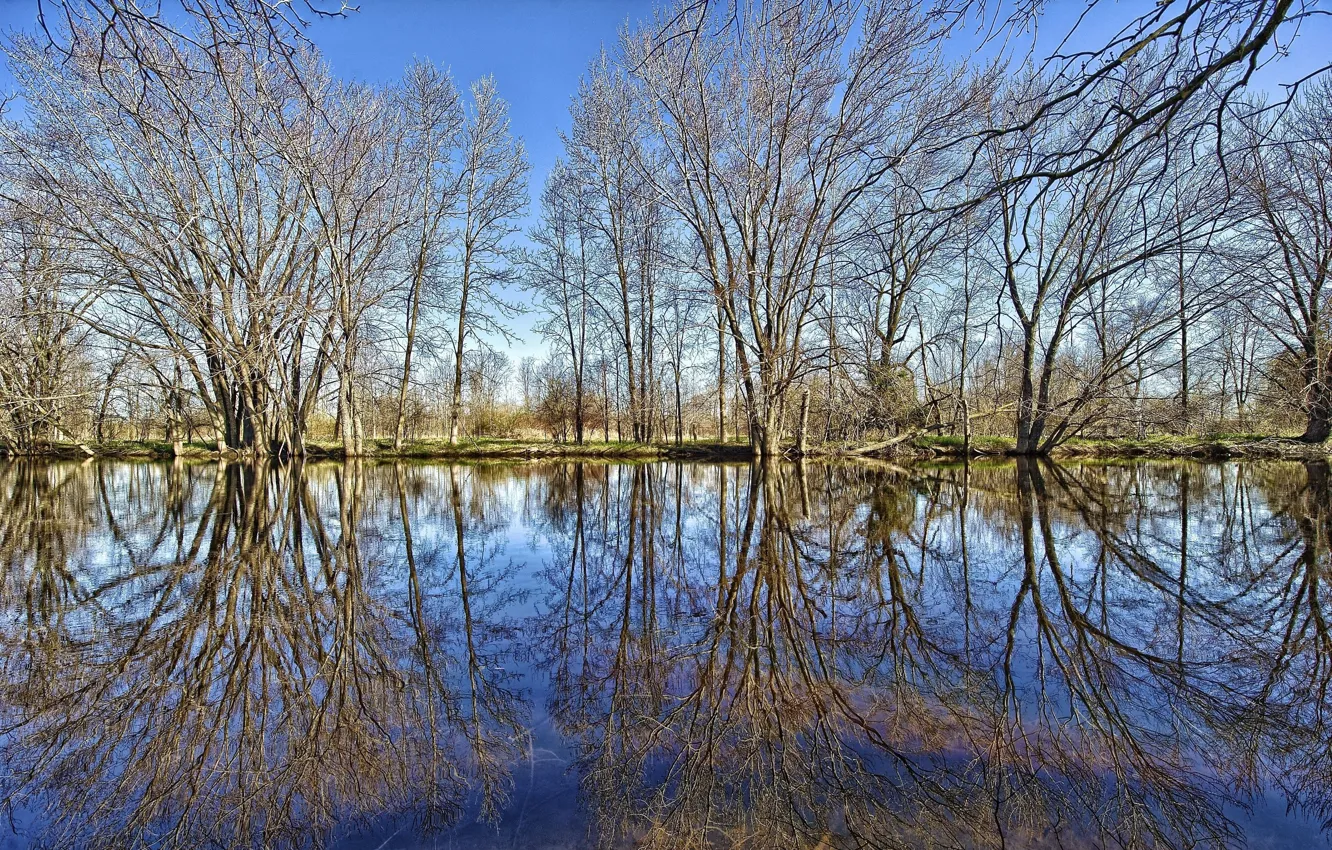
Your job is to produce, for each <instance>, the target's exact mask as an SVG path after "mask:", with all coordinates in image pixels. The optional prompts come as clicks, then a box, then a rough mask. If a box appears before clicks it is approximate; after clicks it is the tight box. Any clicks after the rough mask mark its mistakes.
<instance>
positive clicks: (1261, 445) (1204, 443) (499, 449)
mask: <svg viewBox="0 0 1332 850" xmlns="http://www.w3.org/2000/svg"><path fill="white" fill-rule="evenodd" d="M1013 445H1014V444H1013V440H1012V439H1011V438H1007V437H973V438H972V440H971V445H970V446H969V447H967V446H966V445H965V444H964V441H963V439H962V438H961V437H956V436H930V435H915V436H904V437H901V438H896V439H890V440H884V441H879V442H861V443H828V444H821V445H817V446H811V447H810V449H809V452H808V456H810V457H812V458H855V457H891V458H897V459H901V460H912V459H920V460H928V459H931V458H956V459H960V458H962V457H964V456H967V455H970V456H971V457H1002V456H1005V455H1011V454H1012V452H1013ZM307 451H308V455H307V456H308V458H309V459H312V460H321V459H341V458H342V457H343V451H342V445H341V444H340V443H333V442H312V443H310V444H308V446H307ZM1330 452H1332V443H1328V444H1323V445H1309V444H1307V443H1301V442H1299V441H1298V440H1295V439H1293V438H1290V437H1282V436H1269V435H1262V434H1220V435H1206V436H1203V435H1195V436H1173V435H1153V436H1149V437H1144V438H1141V439H1100V440H1093V439H1075V440H1070V441H1069V442H1067V443H1065V444H1064V445H1062V446H1059V447H1058V448H1056V449H1055V450H1054V451H1053V452H1052V456H1053V457H1054V458H1056V459H1058V458H1098V459H1105V460H1111V459H1114V458H1194V459H1200V460H1224V459H1228V458H1253V459H1283V458H1284V459H1290V460H1320V459H1327V458H1329V456H1330V454H1329V453H1330ZM41 455H42V456H43V457H54V458H73V459H83V458H87V457H106V458H124V459H135V458H139V459H154V460H156V459H164V458H165V459H169V458H172V457H174V456H175V451H174V449H173V446H172V444H171V443H168V442H165V441H162V440H117V441H112V442H104V443H89V444H76V443H55V444H52V445H51V446H50V447H49V448H48V449H47V450H45V451H43V452H42V453H41ZM180 455H181V456H182V457H185V458H198V459H208V458H215V457H217V451H216V446H215V445H214V444H212V443H200V442H195V443H187V444H185V445H183V446H182V448H181V452H180ZM363 456H364V457H365V458H368V459H375V460H485V459H492V460H538V459H543V458H551V459H565V458H567V459H580V458H581V459H589V460H595V459H604V460H659V459H663V458H682V459H698V460H745V459H748V458H750V457H752V456H753V452H752V450H751V449H750V447H749V446H748V445H747V444H744V443H715V442H696V443H684V444H682V445H678V446H677V445H675V444H674V443H631V442H610V443H603V442H589V443H585V444H583V445H577V444H574V443H555V442H550V441H531V440H500V439H479V440H464V441H462V442H460V443H459V444H457V445H449V443H448V442H447V441H445V440H414V441H410V442H407V443H405V444H404V445H403V446H402V447H401V448H399V449H395V448H394V447H393V442H392V440H367V441H366V443H365V454H364V455H363Z"/></svg>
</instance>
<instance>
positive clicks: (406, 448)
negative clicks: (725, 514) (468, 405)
mask: <svg viewBox="0 0 1332 850" xmlns="http://www.w3.org/2000/svg"><path fill="white" fill-rule="evenodd" d="M3 456H5V455H4V452H3V451H0V457H3ZM27 456H35V457H43V458H59V459H75V460H82V459H85V458H93V457H100V458H112V459H124V460H133V459H140V460H162V459H171V458H174V457H182V458H186V459H199V460H208V459H216V458H218V457H219V456H220V453H219V452H218V451H217V447H216V445H215V444H213V443H202V442H194V443H183V444H181V445H180V446H179V450H178V449H177V447H176V446H175V445H173V444H172V443H169V442H166V441H164V440H115V441H108V442H103V443H52V444H51V445H49V446H46V447H44V448H43V450H42V451H41V452H38V453H35V454H34V455H27ZM752 456H753V452H752V450H751V449H750V447H749V445H748V444H745V443H713V442H696V443H683V444H680V445H676V444H675V443H631V442H610V443H605V442H587V443H584V444H582V445H578V444H577V443H556V442H552V441H531V440H498V439H482V440H463V441H461V442H459V443H458V444H457V445H450V444H449V443H448V442H447V441H445V440H413V441H409V442H406V443H404V444H403V445H402V446H401V447H400V448H394V447H393V441H392V440H367V441H366V442H365V451H364V453H363V454H362V455H361V457H363V458H365V459H370V460H538V459H542V458H559V459H566V458H567V459H587V460H596V459H605V460H662V459H667V458H696V459H700V460H746V459H748V458H750V457H752ZM344 457H345V452H344V451H343V448H342V444H341V443H333V442H328V443H322V442H311V443H307V444H306V458H307V459H309V460H341V459H343V458H344Z"/></svg>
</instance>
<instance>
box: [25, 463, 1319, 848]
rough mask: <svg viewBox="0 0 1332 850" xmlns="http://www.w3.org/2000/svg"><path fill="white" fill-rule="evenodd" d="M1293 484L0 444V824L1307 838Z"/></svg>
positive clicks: (685, 836)
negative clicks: (162, 452) (72, 454)
mask: <svg viewBox="0 0 1332 850" xmlns="http://www.w3.org/2000/svg"><path fill="white" fill-rule="evenodd" d="M1330 488H1332V479H1330V478H1329V473H1328V469H1327V467H1326V466H1318V465H1300V464H1247V465H1245V464H1228V465H1219V464H1217V465H1199V464H1179V463H1172V464H1133V465H1119V466H1115V465H1109V466H1107V465H1086V466H1056V465H1051V464H1037V463H1034V462H1021V463H1011V462H1010V463H1001V464H993V465H973V466H972V467H971V468H970V469H969V470H964V469H963V468H960V467H956V468H924V467H922V468H911V469H903V468H896V467H891V466H886V465H846V466H831V467H829V466H821V465H808V466H804V467H797V466H794V465H788V466H782V467H778V468H774V469H768V470H760V469H758V468H752V467H750V466H747V465H714V464H674V463H662V464H651V465H606V464H571V463H568V464H566V463H552V464H524V465H477V466H447V465H390V464H380V465H376V464H355V465H353V464H348V465H337V464H318V465H306V466H305V467H303V468H295V469H271V470H270V469H255V468H252V467H246V466H240V465H230V466H226V467H218V466H215V465H186V464H175V465H161V464H116V463H88V464H7V465H0V559H3V560H0V570H2V572H0V604H2V605H3V614H2V615H0V640H3V644H4V645H3V650H2V653H0V656H2V666H0V722H2V723H3V727H2V728H0V797H2V798H3V800H4V802H5V805H6V809H7V812H6V813H7V815H8V817H9V820H10V822H11V824H12V829H9V828H6V829H5V834H4V835H3V836H2V837H0V847H16V848H17V847H29V846H51V847H79V846H89V847H108V848H111V847H117V848H119V847H134V846H148V847H195V846H222V847H231V846H236V847H250V846H275V847H281V846H320V845H332V846H335V847H347V848H362V847H364V848H372V847H385V848H414V847H552V848H553V847H573V846H578V847H582V846H590V847H623V846H644V847H662V848H667V847H672V848H673V847H682V846H729V845H732V844H735V843H746V842H747V845H746V846H754V847H771V846H780V847H808V848H815V847H899V846H900V847H998V846H1007V847H1033V848H1034V847H1103V846H1113V847H1121V846H1128V847H1138V846H1142V847H1148V846H1166V847H1186V846H1201V847H1211V846H1245V845H1246V844H1247V845H1248V846H1254V847H1264V846H1268V847H1284V846H1327V845H1328V838H1327V835H1326V834H1325V833H1323V832H1322V831H1321V829H1320V825H1321V824H1322V823H1323V821H1324V820H1325V819H1327V818H1328V817H1329V816H1330V815H1332V808H1329V801H1328V791H1327V789H1328V788H1329V787H1330V786H1332V741H1329V734H1328V730H1327V729H1326V727H1325V725H1324V724H1325V723H1326V720H1327V713H1328V710H1329V709H1332V699H1330V698H1329V694H1328V685H1329V682H1330V681H1332V632H1330V631H1329V626H1328V621H1327V615H1328V614H1329V613H1330V612H1328V611H1327V610H1326V607H1325V606H1326V605H1327V602H1326V601H1325V598H1326V596H1327V588H1326V587H1325V586H1324V583H1323V582H1324V580H1326V579H1329V578H1332V568H1330V567H1329V553H1328V541H1329V537H1332V489H1330Z"/></svg>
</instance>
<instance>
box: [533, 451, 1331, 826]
mask: <svg viewBox="0 0 1332 850" xmlns="http://www.w3.org/2000/svg"><path fill="white" fill-rule="evenodd" d="M732 471H733V470H725V469H723V470H716V471H714V473H713V474H714V476H715V480H716V484H715V486H713V487H711V488H708V489H707V490H706V492H707V493H710V495H711V498H712V500H713V501H711V502H709V503H707V504H706V505H702V504H700V505H699V506H698V511H697V513H696V515H698V514H701V515H703V516H707V517H710V518H712V520H713V522H712V524H711V525H710V526H709V528H707V529H705V528H702V527H701V524H697V523H696V526H695V527H694V528H692V529H691V528H690V527H689V526H688V525H685V526H683V527H681V526H680V525H677V524H676V522H675V520H674V518H673V517H674V514H675V512H674V510H673V507H672V506H671V505H670V499H672V498H674V499H676V500H677V501H678V500H679V498H680V496H679V495H678V493H679V491H678V490H676V491H675V492H674V493H672V491H670V490H669V489H662V488H658V487H655V486H654V480H655V479H654V476H655V475H657V474H658V473H659V469H653V468H648V469H635V470H633V471H631V472H627V473H623V474H624V475H627V476H628V477H629V482H628V484H627V485H625V486H620V487H612V486H607V487H604V488H596V489H590V488H588V487H586V483H585V476H586V473H585V471H584V470H581V469H575V470H574V471H573V472H572V475H573V479H574V481H575V482H576V484H575V486H574V487H573V488H571V489H570V490H569V491H567V492H566V499H565V502H564V503H563V504H562V505H561V506H560V511H561V513H567V514H570V515H572V516H573V518H574V519H573V522H572V524H571V525H568V526H566V527H567V528H569V529H571V534H570V536H569V537H568V538H567V539H568V540H569V546H568V548H567V549H565V550H563V551H564V553H565V556H566V557H567V560H565V561H564V562H563V564H562V565H561V564H560V563H557V564H556V565H554V566H553V567H552V568H551V569H550V570H549V572H548V577H549V579H550V584H551V588H550V593H551V595H552V597H553V598H555V599H557V600H558V602H556V603H555V604H554V605H552V607H551V609H550V613H549V615H548V616H546V617H544V618H543V620H542V624H541V626H542V629H543V630H544V631H543V632H542V635H543V642H546V639H547V638H548V639H549V640H548V642H549V645H550V646H551V647H552V651H551V659H550V660H551V663H552V666H553V668H554V669H556V670H557V671H558V674H557V678H558V681H559V684H560V687H559V688H558V689H557V692H556V693H557V697H556V698H555V700H554V701H553V704H552V711H553V712H554V713H555V714H556V716H557V717H558V718H559V719H560V720H561V721H562V722H563V724H564V729H565V731H566V733H567V734H569V735H570V736H572V737H573V738H574V739H575V740H576V741H577V742H578V747H579V751H580V753H581V756H582V760H581V765H582V770H583V791H584V796H585V800H586V802H587V804H588V806H589V807H590V808H591V811H592V814H593V815H594V825H595V829H596V831H597V834H598V836H599V838H600V840H601V841H602V843H603V844H605V845H608V846H613V845H616V844H618V843H620V842H622V841H626V840H628V841H630V842H631V843H633V844H635V845H636V846H648V847H652V846H660V847H681V846H714V845H718V844H720V845H726V844H731V843H736V844H746V845H747V846H789V847H797V846H805V847H829V846H854V847H924V846H929V847H935V846H940V847H988V846H996V847H998V846H1009V845H1018V846H1065V847H1073V846H1097V847H1099V846H1127V847H1153V846H1171V847H1194V846H1228V845H1231V844H1234V843H1237V842H1239V841H1240V840H1241V833H1240V831H1239V828H1238V826H1237V825H1236V824H1235V823H1234V822H1233V821H1232V819H1231V817H1230V815H1229V814H1228V806H1230V805H1231V804H1234V803H1243V801H1244V800H1245V799H1247V797H1248V796H1251V795H1253V794H1257V793H1259V792H1260V790H1261V789H1260V785H1261V784H1262V782H1263V781H1264V780H1263V779H1262V778H1261V777H1262V776H1268V777H1271V776H1274V775H1275V774H1273V773H1272V770H1273V768H1274V767H1275V766H1276V765H1275V763H1274V762H1273V754H1274V753H1275V752H1277V751H1278V750H1277V749H1276V748H1272V749H1270V750H1266V751H1263V752H1261V753H1260V749H1261V747H1260V746H1258V745H1256V744H1255V740H1257V738H1256V737H1255V736H1258V737H1261V736H1267V735H1271V734H1273V733H1276V732H1278V731H1280V732H1282V733H1283V734H1285V735H1289V734H1290V733H1291V731H1292V730H1299V733H1300V734H1301V735H1303V736H1304V738H1305V739H1307V741H1312V740H1314V739H1317V740H1319V741H1320V742H1321V741H1322V737H1319V736H1322V735H1323V734H1324V727H1322V725H1321V722H1315V719H1314V718H1312V717H1301V718H1299V722H1292V721H1293V720H1295V718H1292V717H1290V716H1289V712H1284V711H1282V710H1279V708H1278V706H1276V705H1274V704H1273V703H1272V701H1271V700H1270V699H1266V698H1265V697H1264V695H1263V694H1260V693H1255V692H1254V689H1253V688H1252V687H1250V688H1248V689H1247V690H1246V689H1243V688H1241V687H1239V686H1238V683H1239V682H1241V681H1246V680H1252V678H1253V675H1254V673H1255V671H1256V670H1279V669H1281V668H1282V667H1283V666H1288V662H1284V661H1282V650H1281V649H1280V648H1279V647H1276V646H1272V647H1268V648H1267V649H1270V651H1267V649H1264V650H1261V651H1258V650H1256V649H1255V644H1254V643H1253V641H1252V637H1253V635H1252V633H1251V632H1252V629H1253V628H1254V627H1253V625H1252V624H1253V622H1254V620H1253V615H1254V606H1255V605H1257V604H1258V602H1257V599H1256V596H1255V595H1256V594H1258V593H1261V592H1265V591H1262V590H1260V589H1259V587H1258V586H1261V587H1263V588H1270V586H1271V578H1272V576H1273V575H1274V570H1275V569H1276V568H1275V567H1274V563H1273V562H1274V560H1275V559H1279V557H1280V551H1281V550H1273V549H1272V548H1271V547H1270V546H1266V545H1263V546H1258V547H1255V548H1254V549H1253V550H1252V551H1257V550H1262V551H1263V552H1265V553H1266V555H1265V557H1264V558H1256V559H1255V563H1254V564H1253V565H1251V566H1250V568H1242V567H1240V566H1239V565H1238V564H1237V563H1236V562H1235V559H1236V557H1237V556H1236V555H1235V553H1234V552H1233V551H1232V549H1233V547H1232V546H1230V545H1229V544H1223V543H1220V542H1218V543H1216V544H1214V545H1203V544H1200V543H1198V542H1197V541H1195V542H1194V548H1193V549H1190V548H1189V537H1190V534H1191V532H1190V528H1191V527H1193V526H1190V525H1189V524H1187V523H1181V522H1180V515H1179V513H1178V511H1180V510H1185V511H1187V510H1188V505H1189V503H1190V501H1191V500H1192V499H1194V498H1196V497H1197V495H1198V493H1200V492H1202V493H1207V494H1208V495H1209V498H1210V497H1213V496H1218V492H1217V491H1219V490H1223V489H1224V488H1225V487H1227V486H1229V485H1228V484H1227V482H1226V481H1224V480H1221V479H1217V480H1211V479H1210V478H1209V476H1203V480H1201V481H1197V482H1195V481H1193V480H1192V479H1191V478H1189V477H1185V476H1179V475H1177V476H1176V477H1174V478H1173V479H1172V480H1173V486H1174V488H1175V490H1174V494H1175V498H1176V500H1177V501H1176V503H1175V504H1174V506H1173V507H1172V506H1171V505H1157V506H1156V507H1154V508H1153V509H1152V511H1156V512H1157V513H1158V514H1159V515H1158V516H1156V517H1155V518H1151V517H1148V518H1147V519H1146V520H1144V513H1148V514H1150V513H1152V511H1146V512H1144V511H1143V510H1142V504H1145V503H1151V504H1156V501H1157V500H1156V499H1155V498H1153V497H1150V496H1147V495H1145V494H1143V493H1141V492H1140V493H1138V494H1137V495H1136V496H1135V495H1134V491H1133V488H1134V487H1138V488H1143V487H1152V488H1154V489H1155V490H1156V493H1155V496H1159V495H1161V491H1162V490H1163V489H1164V488H1165V485H1166V482H1165V481H1164V480H1159V481H1144V480H1141V479H1140V478H1139V479H1137V480H1135V479H1134V477H1133V475H1126V476H1125V477H1124V478H1123V479H1122V480H1111V479H1110V478H1106V477H1102V478H1100V479H1099V482H1098V479H1097V477H1096V474H1095V473H1094V472H1093V473H1092V474H1090V475H1089V476H1088V475H1084V473H1086V472H1087V470H1059V469H1056V468H1054V467H1049V466H1042V465H1039V464H1036V463H1035V462H1025V461H1023V462H1020V463H1019V464H1018V465H1016V466H1013V465H1007V466H1004V467H1000V468H997V469H990V470H985V469H978V470H975V471H973V470H971V469H970V468H968V469H967V470H965V471H964V472H963V473H962V474H961V475H960V476H956V475H951V474H947V473H944V474H933V473H929V474H926V473H921V472H916V473H905V472H902V471H893V470H890V469H889V470H874V469H869V468H866V467H864V466H857V467H854V468H839V467H834V468H817V469H814V470H811V469H807V468H798V467H797V468H791V467H788V468H782V467H773V466H769V467H764V468H760V467H755V468H754V469H752V470H744V471H743V472H741V473H740V474H738V475H735V477H734V480H735V485H736V486H735V487H734V488H732V487H731V484H730V482H731V481H732V475H731V474H730V473H731V472H732ZM1052 476H1053V482H1054V483H1053V484H1052V483H1051V478H1052ZM811 478H814V479H816V481H817V479H819V478H821V479H822V481H821V482H817V483H813V482H811ZM579 482H581V483H579ZM819 484H821V485H822V486H819ZM975 484H978V486H979V487H980V491H979V492H973V485H975ZM1126 490H1127V492H1126ZM811 492H817V493H820V494H821V497H820V498H818V499H811V498H809V493H811ZM1220 495H1224V494H1223V493H1222V494H1220ZM1232 495H1233V493H1232ZM694 498H695V499H696V500H697V501H700V502H701V501H702V499H700V498H699V495H698V493H697V492H696V493H695V496H694ZM1135 499H1140V500H1141V501H1140V503H1139V504H1138V506H1137V507H1136V508H1135V507H1133V505H1134V503H1135ZM732 500H734V501H732ZM1125 502H1127V504H1128V505H1129V507H1125V508H1122V509H1121V510H1120V511H1119V512H1118V513H1116V511H1115V510H1113V509H1112V507H1113V506H1114V505H1115V504H1120V505H1122V504H1124V503H1125ZM1222 504H1223V505H1230V506H1232V507H1236V508H1244V506H1245V505H1248V508H1249V509H1252V507H1253V506H1252V504H1250V503H1248V502H1245V501H1243V500H1231V501H1230V502H1226V501H1224V500H1222ZM1172 510H1174V511H1175V513H1174V514H1173V528H1174V529H1175V531H1174V534H1175V538H1174V539H1173V540H1171V541H1167V539H1166V538H1167V537H1168V536H1169V535H1167V534H1166V528H1165V526H1166V525H1167V522H1166V519H1167V518H1169V517H1170V516H1171V511H1172ZM661 515H664V516H666V517H668V518H670V519H669V524H668V525H667V526H666V527H665V528H663V529H661V531H663V532H665V533H661V534H656V535H653V534H652V531H651V523H648V525H647V526H645V525H644V520H645V518H651V517H653V516H661ZM1300 515H1301V516H1311V515H1316V514H1314V513H1313V512H1312V511H1310V510H1304V511H1302V512H1300ZM1268 521H1269V520H1267V519H1264V518H1261V517H1257V518H1256V517H1253V516H1250V517H1248V518H1247V519H1246V518H1244V517H1240V516H1233V517H1229V518H1227V519H1225V520H1224V521H1222V522H1215V521H1214V520H1210V519H1209V520H1208V522H1207V523H1206V524H1207V525H1208V526H1211V525H1213V524H1216V525H1218V526H1224V527H1226V528H1229V529H1231V530H1232V531H1234V532H1235V533H1236V534H1237V536H1238V537H1242V538H1245V539H1251V538H1252V536H1255V535H1256V536H1259V537H1270V530H1269V529H1266V528H1264V527H1263V526H1264V523H1266V522H1268ZM603 522H604V523H605V525H604V526H603V525H602V523H603ZM737 525H738V528H737V527H736V526H737ZM615 528H618V529H620V530H621V531H622V533H621V534H620V535H618V536H617V535H615V534H613V533H611V529H615ZM1195 530H1196V529H1195ZM653 539H655V540H656V541H657V544H656V545H655V546H653V547H650V546H648V545H647V544H646V541H647V540H653ZM663 540H664V541H666V545H665V547H664V548H663V545H662V543H661V541H663ZM1167 544H1169V545H1167ZM1172 552H1173V553H1174V554H1173V556H1172V555H1171V553H1172ZM1320 552H1322V554H1320V555H1319V556H1318V557H1319V558H1321V559H1322V560H1323V562H1325V561H1326V558H1327V555H1326V554H1325V552H1326V550H1325V547H1324V548H1323V549H1322V550H1320ZM682 553H684V555H683V556H684V557H685V559H686V561H687V562H689V563H692V564H693V565H694V567H693V569H692V570H691V571H689V572H688V573H687V574H681V572H680V571H679V570H678V569H677V568H676V567H675V566H674V563H675V562H676V561H677V560H678V559H679V558H680V557H682ZM1181 556H1182V557H1184V558H1186V559H1189V560H1192V559H1195V558H1196V564H1197V567H1196V568H1197V572H1198V574H1197V575H1196V576H1195V575H1192V574H1191V573H1190V571H1189V570H1188V569H1181V561H1180V560H1179V558H1180V557H1181ZM663 561H664V562H665V563H663ZM978 563H979V564H982V565H985V566H984V568H983V570H982V574H980V575H977V574H974V572H973V571H974V570H975V569H976V565H977V564H978ZM709 568H711V569H709ZM1223 568H1224V569H1226V570H1228V572H1227V573H1225V574H1226V575H1228V576H1229V577H1230V578H1229V579H1228V581H1234V582H1244V581H1247V582H1249V583H1250V585H1251V586H1250V587H1249V593H1248V594H1247V595H1245V594H1240V593H1237V592H1236V591H1237V590H1238V589H1239V588H1240V587H1242V585H1240V584H1233V585H1231V587H1230V588H1228V589H1227V590H1225V591H1222V590H1221V589H1220V588H1219V587H1215V586H1213V587H1212V588H1210V589H1209V587H1208V584H1209V583H1210V584H1213V585H1215V581H1216V578H1217V575H1218V574H1219V573H1220V571H1221V570H1222V569H1223ZM954 569H960V570H961V571H960V572H958V573H955V572H953V571H954ZM1255 569H1256V570H1257V572H1255ZM1241 575H1246V576H1247V578H1240V576H1241ZM663 577H665V578H669V579H670V580H669V581H668V582H666V583H664V584H661V583H659V580H660V579H661V578H663ZM708 587H711V588H713V589H714V592H713V599H714V600H715V604H710V605H709V606H708V609H707V610H706V611H698V610H692V611H690V610H684V611H681V610H680V609H679V607H678V606H674V605H672V604H670V603H671V600H672V599H675V598H679V597H682V596H684V597H688V598H690V599H692V600H700V599H706V598H707V594H706V592H705V591H706V588H708ZM1269 622H1270V621H1269ZM1246 630H1248V631H1246ZM1186 633H1187V634H1188V635H1189V637H1188V638H1185V637H1184V635H1185V634H1186ZM1242 646H1244V647H1248V655H1244V654H1243V653H1241V651H1240V649H1239V648H1240V647H1242ZM1297 651H1299V652H1301V653H1303V652H1305V650H1303V649H1300V650H1297ZM1239 665H1243V667H1244V669H1243V671H1242V672H1241V671H1240V670H1239V669H1238V667H1239ZM1255 665H1257V666H1255ZM1315 681H1316V680H1315ZM1309 702H1310V703H1317V705H1319V706H1322V705H1323V704H1324V700H1323V698H1322V696H1321V695H1315V696H1313V697H1311V698H1310V700H1309ZM1288 740H1290V739H1283V741H1288ZM1306 743H1307V742H1306ZM1306 751H1307V747H1306ZM1264 760H1265V761H1264ZM1306 760H1307V762H1308V763H1309V764H1316V765H1324V764H1328V763H1329V762H1330V761H1332V760H1330V759H1329V758H1328V754H1327V753H1324V752H1318V753H1308V752H1306ZM1304 787H1306V788H1310V787H1313V785H1312V783H1311V782H1306V783H1305V784H1304Z"/></svg>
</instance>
